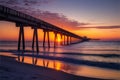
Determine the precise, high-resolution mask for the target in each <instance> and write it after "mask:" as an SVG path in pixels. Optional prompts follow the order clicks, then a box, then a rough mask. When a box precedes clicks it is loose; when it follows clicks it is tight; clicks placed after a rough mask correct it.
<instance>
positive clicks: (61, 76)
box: [0, 55, 103, 80]
mask: <svg viewBox="0 0 120 80" xmlns="http://www.w3.org/2000/svg"><path fill="white" fill-rule="evenodd" d="M0 80H103V79H97V78H89V77H82V76H75V75H72V74H68V73H65V72H62V71H57V70H53V69H49V68H45V67H40V66H35V65H31V64H26V63H20V62H17V61H16V60H15V57H8V56H3V55H1V56H0Z"/></svg>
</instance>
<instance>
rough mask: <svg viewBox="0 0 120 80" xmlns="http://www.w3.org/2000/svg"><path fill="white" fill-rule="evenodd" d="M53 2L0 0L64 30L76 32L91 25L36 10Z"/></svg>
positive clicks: (57, 14) (42, 0) (46, 0)
mask: <svg viewBox="0 0 120 80" xmlns="http://www.w3.org/2000/svg"><path fill="white" fill-rule="evenodd" d="M52 1H54V0H0V4H1V5H4V6H8V7H10V8H13V9H16V10H18V11H21V12H23V13H26V14H29V15H32V16H34V17H36V18H39V19H42V20H44V21H47V22H49V23H51V24H54V25H56V26H59V27H61V28H64V29H70V30H76V29H79V26H84V25H89V24H90V23H84V22H78V21H75V20H70V19H69V18H67V17H66V16H64V15H63V14H59V13H52V12H50V11H42V10H40V9H37V8H36V7H39V6H41V5H42V4H48V3H49V2H52Z"/></svg>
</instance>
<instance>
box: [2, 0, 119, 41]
mask: <svg viewBox="0 0 120 80" xmlns="http://www.w3.org/2000/svg"><path fill="white" fill-rule="evenodd" d="M0 5H5V6H8V7H10V8H13V9H15V10H18V11H21V12H24V13H26V14H29V15H32V16H34V17H36V18H39V19H42V20H44V21H47V22H49V23H51V24H54V25H56V26H59V27H61V28H63V29H66V30H68V31H71V32H73V33H75V34H77V35H80V36H87V37H89V38H95V39H101V40H120V0H0ZM18 32H19V28H17V27H15V23H12V22H5V21H0V40H17V38H18ZM32 34H33V30H32V29H31V28H25V39H26V40H32ZM39 35H40V36H39V40H42V38H43V32H42V30H39ZM51 35H52V36H50V37H51V39H53V33H51Z"/></svg>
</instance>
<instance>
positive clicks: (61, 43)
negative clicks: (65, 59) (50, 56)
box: [60, 34, 63, 45]
mask: <svg viewBox="0 0 120 80" xmlns="http://www.w3.org/2000/svg"><path fill="white" fill-rule="evenodd" d="M60 36H61V41H60V45H63V39H62V36H63V35H62V34H60Z"/></svg>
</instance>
